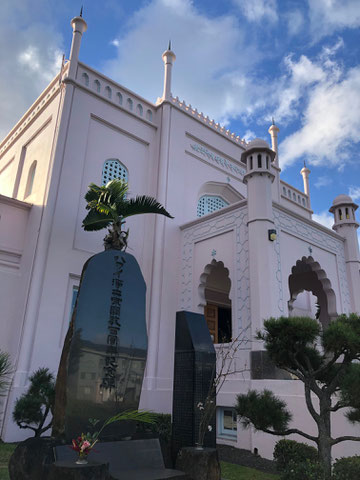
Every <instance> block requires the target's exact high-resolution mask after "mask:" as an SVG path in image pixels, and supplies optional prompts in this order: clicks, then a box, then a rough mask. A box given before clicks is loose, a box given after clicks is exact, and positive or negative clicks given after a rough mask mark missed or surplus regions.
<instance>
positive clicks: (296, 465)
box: [280, 459, 325, 480]
mask: <svg viewBox="0 0 360 480" xmlns="http://www.w3.org/2000/svg"><path fill="white" fill-rule="evenodd" d="M280 480H325V472H324V468H323V466H322V465H321V463H319V462H318V461H315V462H312V461H310V460H308V459H307V460H304V461H302V462H294V461H293V460H292V461H290V462H289V463H288V465H287V466H286V467H285V469H284V471H283V473H282V475H281V477H280Z"/></svg>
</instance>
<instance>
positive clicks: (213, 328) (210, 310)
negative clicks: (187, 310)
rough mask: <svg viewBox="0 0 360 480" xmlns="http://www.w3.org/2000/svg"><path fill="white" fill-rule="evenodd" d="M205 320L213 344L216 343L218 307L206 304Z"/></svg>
mask: <svg viewBox="0 0 360 480" xmlns="http://www.w3.org/2000/svg"><path fill="white" fill-rule="evenodd" d="M204 315H205V320H206V323H207V325H208V328H209V332H210V335H211V338H212V339H213V342H214V343H218V341H219V339H218V307H217V306H216V305H210V304H207V305H206V306H205V309H204Z"/></svg>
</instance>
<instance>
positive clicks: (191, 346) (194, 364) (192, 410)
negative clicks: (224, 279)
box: [172, 311, 216, 457]
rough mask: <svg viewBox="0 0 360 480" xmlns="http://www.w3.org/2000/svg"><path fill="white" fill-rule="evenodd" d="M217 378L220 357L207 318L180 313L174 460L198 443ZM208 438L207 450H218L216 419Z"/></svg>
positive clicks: (174, 398)
mask: <svg viewBox="0 0 360 480" xmlns="http://www.w3.org/2000/svg"><path fill="white" fill-rule="evenodd" d="M215 374H216V353H215V348H214V345H213V342H212V340H211V336H210V332H209V329H208V326H207V324H206V321H205V317H204V315H200V314H198V313H192V312H185V311H182V312H177V313H176V333H175V364H174V391H173V417H172V421H173V431H172V437H173V438H172V447H173V456H174V457H175V456H176V455H177V452H178V451H179V450H180V449H181V448H182V447H192V446H194V445H195V444H196V443H197V442H198V432H199V423H200V418H201V415H202V411H201V409H200V408H199V407H198V405H199V403H202V404H204V403H205V399H206V397H207V396H208V394H209V390H210V386H211V384H212V382H213V380H214V376H215ZM210 427H211V428H210V430H211V431H208V432H207V433H206V435H205V439H204V445H203V446H204V447H211V448H215V446H216V425H215V415H214V417H213V418H212V420H211V422H210Z"/></svg>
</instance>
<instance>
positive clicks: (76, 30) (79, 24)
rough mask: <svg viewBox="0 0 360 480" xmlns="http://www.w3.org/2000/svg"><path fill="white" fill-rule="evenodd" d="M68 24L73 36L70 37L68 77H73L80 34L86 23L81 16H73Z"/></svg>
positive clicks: (85, 27) (76, 63)
mask: <svg viewBox="0 0 360 480" xmlns="http://www.w3.org/2000/svg"><path fill="white" fill-rule="evenodd" d="M70 24H71V26H72V28H73V38H72V43H71V50H70V57H69V60H70V67H69V78H72V79H75V77H76V70H77V65H78V60H79V52H80V45H81V38H82V34H83V33H84V32H86V29H87V24H86V22H85V20H84V19H83V18H82V17H75V18H73V19H72V20H71V22H70Z"/></svg>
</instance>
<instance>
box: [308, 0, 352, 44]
mask: <svg viewBox="0 0 360 480" xmlns="http://www.w3.org/2000/svg"><path fill="white" fill-rule="evenodd" d="M308 3H309V18H310V26H311V32H312V35H313V37H314V38H315V39H319V38H321V37H323V36H325V35H330V34H332V33H334V32H336V31H339V30H342V29H344V28H357V27H359V26H360V2H359V0H308Z"/></svg>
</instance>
